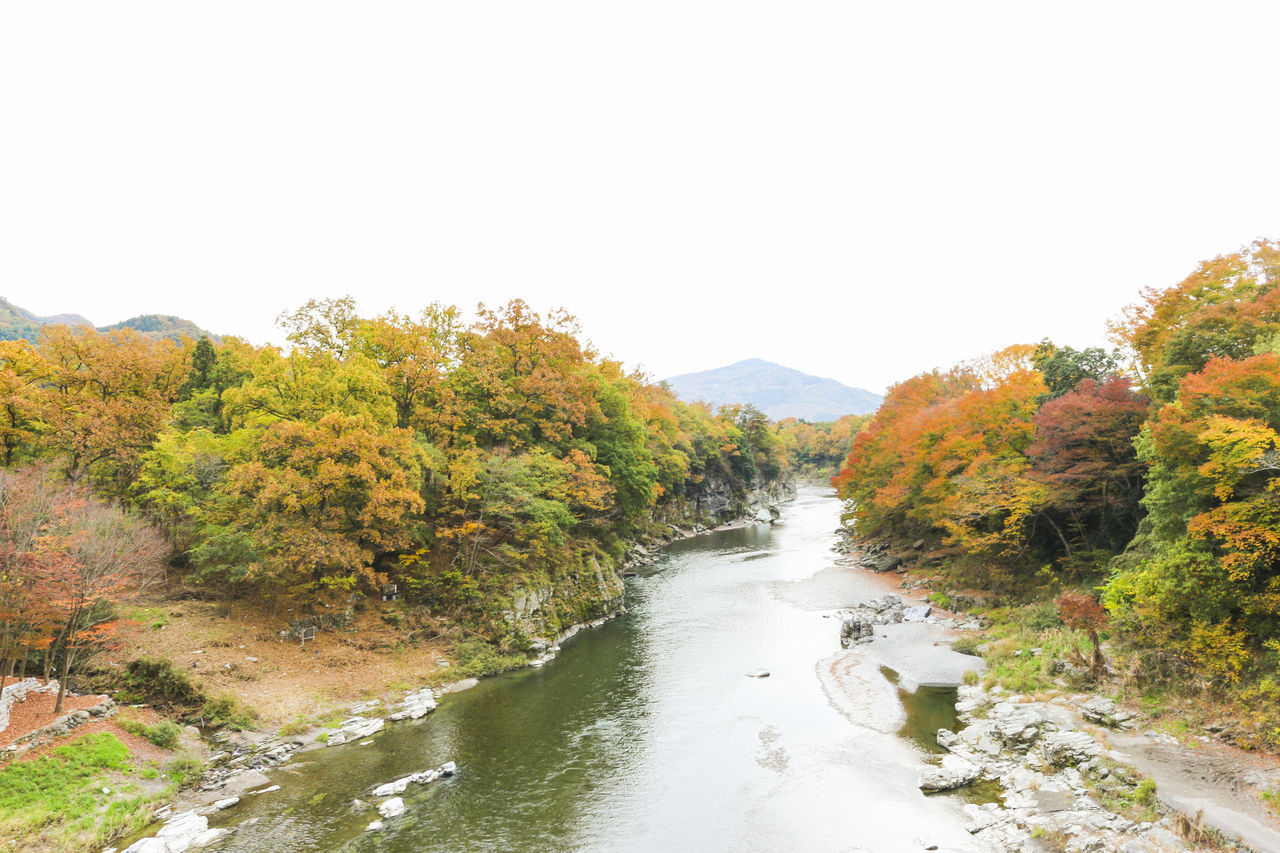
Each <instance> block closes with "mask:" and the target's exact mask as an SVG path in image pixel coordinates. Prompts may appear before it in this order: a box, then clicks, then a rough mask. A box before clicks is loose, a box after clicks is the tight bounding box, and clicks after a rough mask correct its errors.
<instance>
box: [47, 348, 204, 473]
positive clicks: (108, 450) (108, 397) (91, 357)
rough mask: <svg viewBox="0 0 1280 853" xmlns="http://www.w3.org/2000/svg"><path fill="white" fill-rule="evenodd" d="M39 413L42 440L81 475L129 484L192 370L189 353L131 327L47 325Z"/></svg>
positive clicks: (69, 471) (69, 470)
mask: <svg viewBox="0 0 1280 853" xmlns="http://www.w3.org/2000/svg"><path fill="white" fill-rule="evenodd" d="M37 351H38V352H39V354H40V356H41V359H42V362H43V368H42V375H41V376H40V381H39V387H40V393H39V395H38V398H37V399H38V412H39V418H40V420H41V422H42V429H41V433H42V441H43V443H44V445H45V446H46V449H47V450H48V451H49V452H51V453H52V454H54V455H57V456H59V457H60V458H61V459H62V461H63V464H64V466H65V470H66V474H67V476H68V478H70V479H71V480H72V481H79V480H80V479H81V478H83V477H84V476H85V475H87V474H90V473H93V474H94V475H95V476H96V477H97V479H98V481H99V482H100V483H101V484H102V485H103V486H104V487H105V488H107V489H108V490H110V491H112V492H114V493H120V492H122V491H123V490H124V489H125V488H127V485H128V482H129V480H130V479H131V478H132V476H133V473H134V467H133V466H134V464H135V463H136V461H137V458H138V456H139V455H141V454H142V453H144V452H145V451H146V450H147V449H148V448H149V447H150V446H151V444H152V442H154V441H155V438H156V436H157V435H158V434H159V433H160V430H161V429H162V428H163V427H164V424H165V421H166V420H167V418H168V416H169V407H170V405H171V404H172V403H173V401H174V399H175V398H176V395H177V392H178V389H179V388H180V387H181V385H182V382H183V380H184V379H185V378H186V375H187V371H188V361H187V352H186V351H185V350H184V349H183V348H181V347H180V346H179V345H178V344H175V343H174V342H173V341H170V340H167V339H165V340H159V341H152V340H150V339H149V338H147V337H145V336H143V335H141V334H139V333H137V332H134V331H133V330H131V329H120V330H117V331H114V332H110V333H101V332H96V331H94V330H92V329H89V328H76V329H71V328H68V327H67V326H46V327H45V328H44V329H43V330H42V332H41V337H40V343H39V345H38V346H37Z"/></svg>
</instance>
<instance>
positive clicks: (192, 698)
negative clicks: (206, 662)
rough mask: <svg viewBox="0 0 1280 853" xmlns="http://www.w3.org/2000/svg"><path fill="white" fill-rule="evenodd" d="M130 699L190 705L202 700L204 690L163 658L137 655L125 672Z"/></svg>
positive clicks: (160, 703)
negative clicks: (138, 656)
mask: <svg viewBox="0 0 1280 853" xmlns="http://www.w3.org/2000/svg"><path fill="white" fill-rule="evenodd" d="M125 673H126V674H125V681H126V688H127V690H128V692H129V694H130V695H131V698H138V699H141V700H142V701H145V702H151V703H154V704H159V705H171V706H177V707H182V708H191V707H195V706H197V705H199V704H200V703H201V702H203V701H204V700H205V695H204V691H203V690H201V689H200V687H199V686H197V685H196V684H194V683H192V681H191V679H190V678H189V677H187V674H186V673H185V672H183V671H182V670H180V669H178V668H177V667H175V666H174V665H173V661H171V660H168V659H166V658H138V659H137V660H135V661H132V662H130V664H129V667H128V669H127V670H126V671H125Z"/></svg>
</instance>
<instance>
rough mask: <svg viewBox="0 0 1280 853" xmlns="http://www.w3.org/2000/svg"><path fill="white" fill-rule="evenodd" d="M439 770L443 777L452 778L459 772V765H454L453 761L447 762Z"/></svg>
mask: <svg viewBox="0 0 1280 853" xmlns="http://www.w3.org/2000/svg"><path fill="white" fill-rule="evenodd" d="M437 769H438V770H439V771H440V775H441V776H452V775H453V774H455V773H457V772H458V765H456V764H454V763H453V762H452V761H446V762H445V763H444V764H441V765H440V767H439V768H437Z"/></svg>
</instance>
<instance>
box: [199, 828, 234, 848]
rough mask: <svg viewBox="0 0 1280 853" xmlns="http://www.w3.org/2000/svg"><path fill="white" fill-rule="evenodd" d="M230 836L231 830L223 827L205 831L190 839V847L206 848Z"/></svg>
mask: <svg viewBox="0 0 1280 853" xmlns="http://www.w3.org/2000/svg"><path fill="white" fill-rule="evenodd" d="M230 834H231V830H230V829H228V828H227V827H224V826H219V827H214V828H211V829H206V830H205V831H204V832H202V833H200V834H199V835H197V836H196V837H195V838H193V839H191V846H192V847H196V848H199V847H208V846H209V845H210V844H213V843H215V842H217V841H220V840H221V839H223V838H225V837H226V836H228V835H230Z"/></svg>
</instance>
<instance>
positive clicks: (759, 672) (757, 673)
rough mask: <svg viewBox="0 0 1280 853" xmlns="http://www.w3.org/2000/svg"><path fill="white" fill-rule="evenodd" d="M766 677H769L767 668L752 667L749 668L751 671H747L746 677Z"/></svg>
mask: <svg viewBox="0 0 1280 853" xmlns="http://www.w3.org/2000/svg"><path fill="white" fill-rule="evenodd" d="M768 677H769V670H767V669H753V670H751V672H748V673H747V678H768Z"/></svg>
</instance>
